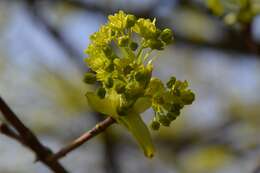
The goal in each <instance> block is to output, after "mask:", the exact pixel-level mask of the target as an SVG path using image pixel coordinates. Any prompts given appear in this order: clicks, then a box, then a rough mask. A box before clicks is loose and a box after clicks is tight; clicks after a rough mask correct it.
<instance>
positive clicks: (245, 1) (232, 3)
mask: <svg viewBox="0 0 260 173" xmlns="http://www.w3.org/2000/svg"><path fill="white" fill-rule="evenodd" d="M206 2H207V6H208V8H209V9H210V10H212V12H213V13H214V14H215V15H217V16H221V17H223V18H224V21H225V23H227V24H230V25H232V24H236V23H240V24H246V23H249V22H251V21H252V19H253V18H254V17H255V16H256V15H258V14H259V13H260V1H259V0H207V1H206Z"/></svg>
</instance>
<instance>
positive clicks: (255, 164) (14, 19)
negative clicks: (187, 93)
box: [0, 0, 260, 173]
mask: <svg viewBox="0 0 260 173" xmlns="http://www.w3.org/2000/svg"><path fill="white" fill-rule="evenodd" d="M212 2H213V1H212ZM255 2H256V4H255V6H254V7H257V5H259V1H258V0H256V1H255ZM257 3H258V4H257ZM258 7H259V6H258ZM119 9H122V10H124V11H125V12H130V13H133V14H135V15H137V16H139V17H149V18H154V17H156V18H157V21H158V25H159V26H160V27H161V28H164V27H171V28H172V29H173V31H174V33H175V43H174V45H173V46H170V47H168V48H167V49H166V50H165V51H163V52H159V54H160V57H159V58H158V60H157V62H156V63H155V69H156V70H155V71H154V75H155V76H159V77H160V78H162V79H164V80H165V81H166V80H167V79H168V78H169V77H170V76H171V75H172V74H174V75H176V76H177V78H178V79H181V80H185V79H186V80H188V81H189V83H190V84H191V86H190V87H191V88H192V89H193V90H194V91H195V93H196V100H195V102H194V103H193V104H192V105H191V106H188V107H187V108H185V110H184V111H183V112H182V115H181V116H180V117H179V118H178V119H177V120H176V121H174V122H173V123H172V124H171V127H170V128H165V129H164V128H162V129H161V131H160V132H152V135H153V139H154V141H155V145H156V148H157V152H156V155H155V157H154V158H153V159H147V158H145V157H144V155H143V153H142V151H140V150H139V148H138V146H137V144H136V143H135V141H134V139H133V138H132V137H131V136H130V135H129V134H128V132H127V131H126V130H124V129H123V128H121V127H119V126H118V125H113V126H111V127H110V128H109V129H108V130H107V131H106V132H105V133H103V134H102V135H100V136H98V137H96V138H94V139H93V140H90V141H89V142H88V143H86V144H84V145H83V146H82V147H80V148H78V149H77V150H75V151H73V152H71V153H70V154H69V155H67V156H66V157H65V158H64V159H62V160H61V162H62V164H63V165H64V166H65V167H66V168H67V169H68V170H69V171H70V172H73V173H86V172H92V173H133V172H143V173H148V172H149V173H259V172H260V171H259V170H260V168H259V165H260V134H259V133H260V54H259V52H260V51H259V50H260V46H259V45H260V16H257V15H256V16H254V17H252V18H251V19H250V21H248V23H246V24H241V23H235V24H232V25H230V22H228V23H229V25H228V24H226V23H227V21H226V20H224V19H223V16H222V17H220V16H216V15H214V14H213V12H212V11H211V10H210V9H209V7H208V6H207V3H205V0H0V95H1V96H2V97H3V98H4V99H5V100H6V101H7V102H8V103H9V105H10V106H11V107H12V108H13V110H14V111H15V112H16V113H17V114H18V115H19V117H20V118H21V119H22V120H23V121H24V122H25V124H26V125H28V126H29V127H30V128H31V129H32V130H33V131H34V132H35V133H36V134H37V135H38V136H39V138H40V140H41V141H42V142H43V143H44V144H45V145H47V146H49V147H50V148H51V149H53V150H54V151H57V150H59V149H60V148H61V147H62V146H64V145H66V144H67V143H69V142H70V141H72V140H73V139H75V138H76V137H78V136H80V135H81V134H82V133H83V132H85V131H86V130H88V129H90V128H92V127H93V126H94V125H95V123H96V122H98V121H100V120H102V118H103V117H97V116H96V115H95V114H94V113H93V112H92V111H91V109H89V107H88V104H87V101H86V98H85V96H84V94H85V93H86V91H87V90H88V89H89V87H90V86H88V85H86V84H84V83H83V81H82V78H83V75H84V73H85V72H86V71H87V70H88V69H87V67H86V66H85V64H84V62H83V59H84V58H85V57H86V55H85V54H84V53H83V51H84V49H85V48H86V47H87V45H88V44H89V35H90V34H92V33H93V32H95V31H96V30H97V29H98V28H99V26H100V25H102V24H103V23H105V22H106V18H107V15H108V14H112V13H114V12H116V11H118V10H119ZM230 18H231V19H233V18H232V16H231V17H229V18H228V19H230ZM225 19H226V18H225ZM229 21H230V20H229ZM225 22H226V23H225ZM152 115H153V114H152V111H147V112H146V113H145V115H144V119H145V120H146V121H147V122H149V120H150V119H151V117H152ZM0 120H1V121H4V120H3V119H2V116H0ZM33 161H34V155H33V153H32V152H31V151H30V150H28V149H26V148H24V147H23V146H21V145H20V144H18V143H17V142H16V141H13V140H12V139H10V138H7V137H5V136H3V135H0V173H49V172H50V171H49V170H48V169H47V168H46V167H45V166H44V165H42V164H41V163H36V164H34V163H33Z"/></svg>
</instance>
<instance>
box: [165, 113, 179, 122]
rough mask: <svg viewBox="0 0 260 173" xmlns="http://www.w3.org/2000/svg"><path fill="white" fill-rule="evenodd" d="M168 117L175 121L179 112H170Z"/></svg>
mask: <svg viewBox="0 0 260 173" xmlns="http://www.w3.org/2000/svg"><path fill="white" fill-rule="evenodd" d="M166 116H167V118H168V119H169V120H170V121H173V120H175V119H176V118H177V116H178V115H177V114H175V113H174V112H168V113H167V115H166Z"/></svg>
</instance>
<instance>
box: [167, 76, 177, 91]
mask: <svg viewBox="0 0 260 173" xmlns="http://www.w3.org/2000/svg"><path fill="white" fill-rule="evenodd" d="M175 82H176V78H175V77H174V76H172V77H171V78H170V80H169V81H168V82H167V84H166V85H167V87H168V88H169V89H171V88H172V87H173V85H174V84H175Z"/></svg>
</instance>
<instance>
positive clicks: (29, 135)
mask: <svg viewBox="0 0 260 173" xmlns="http://www.w3.org/2000/svg"><path fill="white" fill-rule="evenodd" d="M0 110H1V112H2V113H3V116H4V117H5V119H6V120H7V121H8V122H9V123H10V125H12V127H13V128H14V129H15V130H16V131H17V132H18V135H17V134H15V133H13V131H12V130H11V129H10V128H9V127H8V126H6V125H4V124H1V132H3V133H4V134H5V135H7V136H10V137H12V138H14V139H16V140H17V141H19V142H21V143H22V144H25V145H26V146H27V147H28V148H30V149H31V150H32V151H33V152H34V153H35V154H36V157H37V160H39V161H41V162H42V163H44V164H45V165H46V166H48V167H49V168H50V169H51V170H52V171H53V172H56V173H67V171H66V170H65V168H63V166H62V165H61V164H60V163H59V162H58V161H56V160H52V161H51V160H48V158H49V157H50V155H52V154H53V152H52V151H51V150H50V149H49V148H47V147H45V146H44V145H43V144H42V143H41V142H40V141H39V140H38V138H37V137H36V136H35V135H34V134H33V132H32V131H31V130H30V129H29V128H28V127H26V126H25V125H24V124H23V122H22V121H21V120H20V119H19V118H18V116H17V115H16V114H15V113H14V112H13V111H12V110H11V108H10V107H9V106H8V105H7V104H6V103H5V101H4V100H3V99H2V98H1V97H0ZM22 141H23V142H22Z"/></svg>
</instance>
